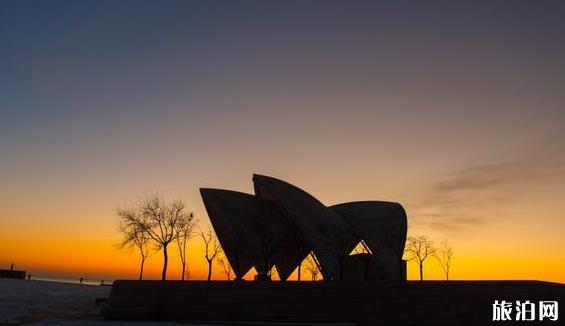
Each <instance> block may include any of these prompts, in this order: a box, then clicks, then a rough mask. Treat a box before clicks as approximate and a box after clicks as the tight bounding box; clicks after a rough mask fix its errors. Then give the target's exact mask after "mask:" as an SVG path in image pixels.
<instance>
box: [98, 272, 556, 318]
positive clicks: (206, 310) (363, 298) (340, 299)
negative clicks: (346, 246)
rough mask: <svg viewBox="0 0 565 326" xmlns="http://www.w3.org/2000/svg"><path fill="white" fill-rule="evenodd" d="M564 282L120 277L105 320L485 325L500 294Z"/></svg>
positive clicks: (549, 288)
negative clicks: (293, 280)
mask: <svg viewBox="0 0 565 326" xmlns="http://www.w3.org/2000/svg"><path fill="white" fill-rule="evenodd" d="M564 290H565V286H564V285H562V284H555V283H547V282H536V281H449V282H439V281H437V282H434V281H431V282H430V281H426V282H415V281H410V282H397V283H391V282H366V281H365V282H364V281H343V282H214V281H213V282H200V281H189V282H182V281H167V282H163V281H115V282H114V285H113V287H112V291H111V294H110V299H109V300H108V303H107V306H106V307H105V308H104V309H103V310H102V313H103V316H104V317H105V318H107V319H119V320H177V321H216V322H218V321H220V322H221V321H224V322H225V321H247V322H302V323H313V322H316V323H323V322H333V323H336V322H337V323H339V322H341V323H346V324H358V325H484V324H488V323H489V322H490V321H491V318H492V304H493V303H494V300H507V301H509V300H512V302H514V300H522V301H523V300H530V301H532V302H537V301H539V300H551V301H555V300H557V301H561V302H563V301H562V299H563V296H564Z"/></svg>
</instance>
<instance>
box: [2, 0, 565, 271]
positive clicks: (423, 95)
mask: <svg viewBox="0 0 565 326" xmlns="http://www.w3.org/2000/svg"><path fill="white" fill-rule="evenodd" d="M564 35H565V3H563V2H562V1H529V2H528V1H513V2H508V1H486V2H479V1H470V2H467V3H464V2H457V3H455V2H454V1H442V2H437V3H434V2H426V3H423V2H420V1H414V2H412V3H410V2H403V1H400V2H399V1H394V2H392V1H391V2H376V1H374V2H365V1H341V2H332V1H301V2H294V1H285V2H279V3H273V2H268V1H245V2H240V1H223V2H221V1H213V2H209V1H197V2H191V1H153V2H147V1H49V2H45V1H33V2H30V1H3V2H1V3H0V268H1V267H3V266H7V267H8V266H9V264H10V263H12V262H15V263H16V267H20V268H24V269H27V270H28V271H30V272H31V273H32V274H35V275H67V276H72V277H78V276H85V277H93V278H94V277H99V278H101V277H106V278H116V277H135V275H136V273H137V256H136V255H135V254H131V255H128V254H127V253H123V252H119V251H117V250H116V249H115V247H114V244H115V243H116V242H117V241H118V239H119V237H118V235H117V234H116V215H115V209H116V207H117V206H119V205H123V204H127V203H129V202H132V201H134V200H136V199H137V198H139V197H140V196H142V195H143V194H144V193H148V192H153V191H159V192H161V193H162V194H164V195H165V196H168V197H170V198H180V199H183V200H185V201H186V202H187V203H188V205H189V206H190V207H191V208H192V209H193V210H194V211H195V213H196V215H197V216H198V217H199V218H200V220H201V224H202V226H203V227H205V225H206V224H207V221H208V217H207V215H206V212H205V211H204V208H203V205H202V202H201V199H200V197H199V194H198V188H199V187H219V188H229V189H235V190H240V191H245V192H252V191H253V190H252V183H251V175H252V173H254V172H256V173H261V174H268V175H273V176H276V177H279V178H283V179H285V180H288V181H289V182H291V183H294V184H296V185H298V186H301V187H303V188H304V189H305V190H307V191H309V192H311V193H312V194H313V195H314V196H316V197H318V198H319V199H320V200H321V201H322V202H324V203H326V204H328V205H330V204H335V203H339V202H344V201H351V200H366V199H380V200H390V201H398V202H400V203H402V204H403V205H404V206H405V208H406V209H407V212H408V218H409V234H422V233H423V234H427V235H429V236H430V237H432V238H433V239H434V240H436V242H440V241H441V240H443V239H448V240H449V241H450V242H451V244H452V245H453V246H454V248H455V252H456V261H455V263H454V266H453V272H452V278H454V279H542V280H552V281H559V282H565V244H564V242H563V230H565V201H564V200H563V199H564V198H565V187H564V185H565V128H564V126H565V107H564V103H565V60H563V58H565V41H564V38H563V36H564ZM191 246H192V247H191V248H192V249H191V254H190V257H189V260H190V261H189V267H190V268H191V271H192V275H193V276H194V277H203V276H204V260H203V258H202V257H201V253H200V250H201V249H200V246H201V244H200V243H198V242H197V241H195V242H194V243H193V244H192V245H191ZM174 259H175V258H173V262H172V266H171V272H170V274H169V275H170V276H171V277H176V276H177V275H176V274H178V272H177V271H178V270H179V266H177V265H179V264H178V262H177V261H175V260H174ZM148 264H149V266H148V274H149V276H151V277H157V276H158V272H159V268H160V265H161V256H160V255H159V254H156V255H155V256H153V257H151V258H150V261H149V263H148ZM4 268H5V267H4ZM426 272H427V275H428V276H429V277H430V278H441V276H442V275H441V273H440V270H439V268H438V266H437V264H436V263H435V262H433V261H429V264H428V266H427V270H426ZM416 274H417V269H416V266H415V265H412V264H410V265H409V276H410V278H415V277H416Z"/></svg>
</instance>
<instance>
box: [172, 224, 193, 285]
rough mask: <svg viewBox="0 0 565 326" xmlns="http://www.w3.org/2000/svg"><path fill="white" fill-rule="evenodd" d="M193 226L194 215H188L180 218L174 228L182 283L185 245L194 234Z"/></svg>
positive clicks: (184, 266) (184, 267)
mask: <svg viewBox="0 0 565 326" xmlns="http://www.w3.org/2000/svg"><path fill="white" fill-rule="evenodd" d="M195 226H196V220H195V219H194V214H193V213H190V214H185V215H184V216H182V218H181V219H180V220H179V222H178V223H177V225H176V227H175V233H176V236H175V238H176V243H177V245H178V249H179V256H180V261H181V264H182V273H181V280H183V281H184V279H185V278H184V277H185V271H186V245H187V243H188V241H189V240H190V238H191V237H192V236H193V234H194V227H195Z"/></svg>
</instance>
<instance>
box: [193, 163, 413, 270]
mask: <svg viewBox="0 0 565 326" xmlns="http://www.w3.org/2000/svg"><path fill="white" fill-rule="evenodd" d="M253 183H254V188H255V195H252V194H246V193H241V192H236V191H230V190H222V189H205V188H204V189H200V192H201V195H202V199H203V201H204V206H205V207H206V211H207V212H208V215H209V217H210V220H211V222H212V226H213V227H214V230H215V231H216V234H217V236H218V239H219V241H220V244H221V245H222V247H223V249H224V251H225V254H226V257H227V259H228V260H229V262H230V264H231V266H232V268H233V269H234V272H235V274H236V276H237V277H238V278H241V277H243V275H245V274H246V273H247V272H248V271H249V270H250V269H251V268H252V267H255V269H256V270H257V272H258V275H259V278H261V276H263V277H264V276H267V275H269V273H270V271H271V269H272V267H273V266H275V267H276V269H277V272H278V274H279V277H280V278H281V280H286V279H287V278H288V277H289V276H290V274H291V273H292V272H293V271H294V270H295V269H296V268H297V267H298V266H299V265H300V263H301V262H302V261H303V260H304V259H305V258H306V256H307V255H308V254H310V253H312V254H313V255H314V256H315V258H316V261H317V263H318V267H319V269H320V271H321V272H322V275H323V277H324V279H326V280H329V279H333V280H339V279H348V277H352V276H348V275H344V273H345V272H344V271H348V270H352V269H350V268H345V267H347V266H344V264H348V263H350V262H352V261H356V260H355V259H348V256H349V254H350V252H351V251H352V250H353V249H354V248H355V246H356V245H357V244H358V243H359V242H362V243H364V244H365V245H366V246H367V247H368V249H370V255H372V258H371V259H368V260H366V261H369V262H374V264H375V266H371V269H372V270H374V269H378V271H379V273H378V275H379V276H378V277H377V279H385V280H387V279H388V280H399V279H405V278H406V275H405V271H404V268H403V261H402V253H403V251H404V244H405V241H406V229H407V221H406V213H405V211H404V209H403V208H402V206H401V205H400V204H398V203H393V202H382V201H363V202H351V203H343V204H338V205H334V206H330V207H326V206H325V205H324V204H322V203H321V202H320V201H318V200H317V199H316V198H315V197H313V196H312V195H310V194H309V193H307V192H306V191H304V190H302V189H300V188H298V187H296V186H294V185H292V184H290V183H288V182H285V181H282V180H279V179H276V178H273V177H269V176H264V175H258V174H255V175H253ZM365 274H367V273H365Z"/></svg>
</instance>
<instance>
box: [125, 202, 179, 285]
mask: <svg viewBox="0 0 565 326" xmlns="http://www.w3.org/2000/svg"><path fill="white" fill-rule="evenodd" d="M188 214H189V213H188V212H187V211H186V209H185V204H184V202H182V201H180V200H176V201H172V202H166V201H165V200H164V199H163V198H162V197H161V196H160V195H158V194H152V195H148V196H146V197H145V198H143V199H141V200H140V201H139V202H138V204H137V206H136V207H135V208H131V209H119V210H118V216H119V217H120V219H121V221H122V222H123V223H124V224H125V225H129V226H131V227H137V228H140V229H142V230H143V231H144V232H146V233H147V235H148V237H149V238H150V239H151V240H152V241H153V242H154V243H155V244H156V245H157V248H158V249H159V250H160V249H162V250H163V271H162V273H161V279H162V280H163V281H164V280H166V278H167V265H168V261H169V256H168V253H167V247H168V245H169V244H170V243H171V242H173V241H174V240H175V239H176V237H177V232H176V229H177V228H178V224H179V223H180V222H181V221H183V220H184V219H186V216H187V215H188Z"/></svg>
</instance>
